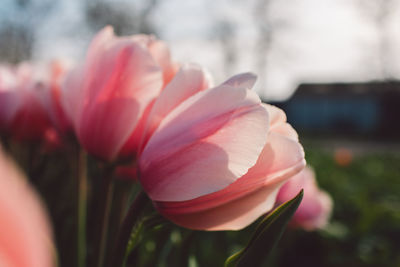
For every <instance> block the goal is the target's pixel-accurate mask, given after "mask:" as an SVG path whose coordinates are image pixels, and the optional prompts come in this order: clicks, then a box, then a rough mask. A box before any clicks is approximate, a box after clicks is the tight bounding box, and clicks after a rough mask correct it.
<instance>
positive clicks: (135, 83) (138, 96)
mask: <svg viewBox="0 0 400 267" xmlns="http://www.w3.org/2000/svg"><path fill="white" fill-rule="evenodd" d="M176 68H177V66H176V65H175V64H173V63H172V61H171V59H170V55H169V51H168V48H167V47H166V45H165V44H164V43H163V42H161V41H158V40H156V39H155V38H154V37H152V36H147V35H137V36H129V37H117V36H115V35H114V32H113V29H112V28H111V27H106V28H104V29H103V30H102V31H100V32H99V33H98V34H97V35H96V37H95V38H94V40H93V41H92V43H91V44H90V47H89V49H88V53H87V56H86V60H85V62H84V63H83V64H81V65H80V66H78V67H77V68H75V69H74V70H72V71H71V72H70V73H69V74H68V76H67V77H66V80H65V82H64V85H63V89H62V90H63V97H62V102H63V107H64V110H65V112H66V114H67V115H68V117H69V118H70V120H71V121H72V124H73V126H74V130H75V133H76V135H77V137H78V139H79V141H80V143H81V144H82V146H83V147H84V148H85V149H86V150H87V151H88V152H89V153H91V154H93V155H95V156H97V157H99V158H101V159H104V160H108V161H112V160H114V159H116V158H117V157H118V155H119V154H123V155H124V156H129V155H133V154H135V153H136V149H137V148H138V146H139V142H140V137H141V136H142V131H143V127H144V121H145V120H144V118H145V117H146V116H147V115H148V112H149V110H150V108H151V105H152V104H153V103H154V99H155V98H156V97H157V96H158V95H159V94H160V92H161V90H162V88H163V87H164V85H165V83H167V82H168V81H169V80H170V79H171V78H172V77H173V76H174V74H175V72H176ZM131 136H133V137H132V138H131ZM127 143H129V144H127Z"/></svg>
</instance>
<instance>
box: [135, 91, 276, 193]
mask: <svg viewBox="0 0 400 267" xmlns="http://www.w3.org/2000/svg"><path fill="white" fill-rule="evenodd" d="M267 132H268V114H267V112H266V110H265V109H264V108H263V107H262V106H261V104H260V100H259V98H258V96H257V95H256V94H255V93H254V92H252V91H250V90H246V89H243V88H235V87H232V86H229V85H221V86H219V87H216V88H214V89H210V90H206V91H202V92H199V93H197V94H196V95H194V96H192V97H190V98H188V99H187V100H186V101H184V102H183V103H182V104H181V105H180V106H178V107H177V108H176V109H174V110H173V111H172V112H171V113H170V114H169V115H168V116H167V117H166V118H165V119H164V120H163V121H162V123H161V124H160V126H159V127H158V129H157V130H156V131H155V133H154V135H153V136H152V137H151V138H150V140H149V142H148V143H147V145H146V147H145V148H144V151H143V153H142V155H141V158H140V162H139V166H140V167H139V168H140V173H141V177H140V179H141V182H142V185H143V187H144V189H145V190H146V191H147V193H148V194H149V195H150V197H151V198H152V199H153V200H159V201H183V200H188V199H193V198H196V197H199V196H202V195H206V194H210V193H212V192H215V191H218V190H221V189H222V188H224V187H226V186H228V185H229V184H231V183H233V182H234V181H235V180H237V179H238V178H239V177H241V176H242V175H244V174H245V173H246V172H247V171H248V170H249V168H251V167H252V166H253V165H254V164H255V163H256V161H257V158H258V156H259V154H260V152H261V150H262V148H263V147H264V145H265V142H266V136H267Z"/></svg>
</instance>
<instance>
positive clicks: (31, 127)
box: [0, 63, 51, 140]
mask: <svg viewBox="0 0 400 267" xmlns="http://www.w3.org/2000/svg"><path fill="white" fill-rule="evenodd" d="M47 78H48V77H47V76H46V75H43V73H42V72H41V71H36V69H35V67H34V66H32V65H30V64H28V63H22V64H20V65H18V66H5V65H3V66H1V67H0V129H1V131H2V132H3V133H4V132H5V133H7V134H10V135H12V136H13V137H14V138H16V139H18V140H38V139H41V138H43V135H44V133H45V132H46V130H47V129H48V128H49V127H51V122H50V118H49V115H48V113H47V110H46V107H45V106H44V103H43V101H44V100H43V99H44V97H45V94H46V92H47V91H48V90H49V86H50V84H49V82H48V79H47Z"/></svg>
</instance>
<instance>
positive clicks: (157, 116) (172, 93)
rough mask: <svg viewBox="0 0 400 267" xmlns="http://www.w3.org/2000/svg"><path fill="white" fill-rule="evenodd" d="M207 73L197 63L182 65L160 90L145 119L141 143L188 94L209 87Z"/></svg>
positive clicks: (190, 94)
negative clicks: (144, 129)
mask: <svg viewBox="0 0 400 267" xmlns="http://www.w3.org/2000/svg"><path fill="white" fill-rule="evenodd" d="M207 78H208V77H207V74H206V73H205V71H204V70H203V69H202V68H201V67H200V66H198V65H194V64H187V65H184V66H183V67H182V68H181V69H180V70H179V72H178V73H177V74H176V76H175V77H174V78H173V79H172V81H171V82H170V83H169V84H168V85H167V86H166V87H165V88H164V90H162V92H161V94H160V95H159V96H158V97H157V99H156V101H155V104H154V106H153V108H152V110H151V112H150V115H149V118H148V120H147V125H146V131H145V133H144V136H143V138H144V140H143V143H146V142H147V140H148V138H149V137H150V136H151V134H152V133H153V132H154V130H155V129H156V128H157V127H158V126H159V125H160V123H161V121H162V120H163V119H164V118H165V117H166V115H167V114H169V113H170V112H171V111H172V110H173V109H174V108H175V107H177V106H178V105H179V104H181V103H182V102H183V101H184V100H186V99H187V98H189V97H190V96H192V95H194V94H196V93H197V92H200V91H202V90H205V89H207V88H209V81H208V79H207Z"/></svg>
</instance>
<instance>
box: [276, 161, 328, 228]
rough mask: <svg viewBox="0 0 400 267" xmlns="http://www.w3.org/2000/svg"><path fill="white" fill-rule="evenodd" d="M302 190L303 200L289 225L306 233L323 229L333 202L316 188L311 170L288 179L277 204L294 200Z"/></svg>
mask: <svg viewBox="0 0 400 267" xmlns="http://www.w3.org/2000/svg"><path fill="white" fill-rule="evenodd" d="M302 188H303V189H304V197H303V200H302V202H301V203H300V206H299V208H298V209H297V211H296V213H295V214H294V216H293V218H292V220H291V222H290V224H289V225H290V226H293V227H300V228H303V229H305V230H308V231H312V230H315V229H320V228H323V227H324V226H325V225H326V224H327V223H328V220H329V217H330V214H331V212H332V207H333V202H332V199H331V197H330V196H329V195H328V194H327V193H326V192H324V191H322V190H320V189H319V188H318V185H317V182H316V180H315V174H314V172H313V170H312V169H311V168H309V167H306V168H305V169H304V170H303V171H302V172H300V173H299V174H297V175H296V176H294V177H293V178H292V179H290V180H289V181H288V182H287V183H286V184H285V185H284V186H283V187H282V188H281V190H280V191H279V194H278V197H277V202H278V203H284V202H286V201H288V200H290V199H292V198H294V197H295V196H296V195H297V194H298V193H299V191H300V190H301V189H302Z"/></svg>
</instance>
